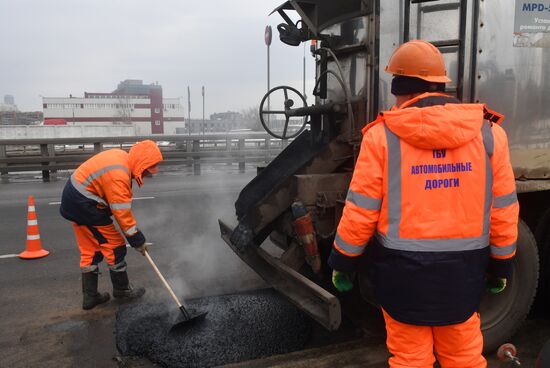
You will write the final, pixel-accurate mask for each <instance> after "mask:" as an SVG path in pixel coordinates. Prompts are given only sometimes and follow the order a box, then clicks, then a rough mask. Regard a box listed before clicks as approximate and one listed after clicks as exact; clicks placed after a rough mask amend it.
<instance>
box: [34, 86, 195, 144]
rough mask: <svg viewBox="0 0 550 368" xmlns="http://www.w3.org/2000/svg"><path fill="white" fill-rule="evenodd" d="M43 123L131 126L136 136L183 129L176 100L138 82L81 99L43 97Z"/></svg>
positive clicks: (159, 89) (179, 102) (183, 125)
mask: <svg viewBox="0 0 550 368" xmlns="http://www.w3.org/2000/svg"><path fill="white" fill-rule="evenodd" d="M42 108H43V111H44V124H45V125H49V122H50V121H51V122H52V123H53V122H55V123H56V125H57V124H59V121H60V120H61V121H62V120H64V121H66V123H67V125H105V124H109V125H119V124H132V125H133V126H134V127H135V132H136V135H150V134H176V128H180V129H183V128H184V127H185V119H184V110H183V106H182V104H181V101H180V99H179V98H163V96H162V86H159V85H158V84H143V82H142V81H141V80H135V79H128V80H125V81H123V82H120V83H119V85H118V87H117V89H116V90H114V91H113V92H111V93H92V92H84V97H73V96H72V95H71V96H70V97H42Z"/></svg>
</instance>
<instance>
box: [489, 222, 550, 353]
mask: <svg viewBox="0 0 550 368" xmlns="http://www.w3.org/2000/svg"><path fill="white" fill-rule="evenodd" d="M538 277H539V258H538V251H537V243H536V241H535V237H534V236H533V234H532V233H531V230H530V229H529V227H528V226H527V225H526V224H525V222H523V221H522V220H521V219H520V221H519V224H518V241H517V252H516V257H515V259H514V274H513V276H512V279H511V280H508V285H507V287H506V289H504V291H503V292H501V293H499V294H496V295H492V294H489V293H486V295H485V296H484V297H483V300H482V301H481V306H480V315H481V330H482V332H483V352H484V353H491V352H493V351H495V350H496V349H497V348H498V346H499V345H500V344H502V343H504V342H506V341H507V340H508V339H509V338H510V337H512V335H513V334H514V333H515V332H516V331H517V330H518V328H519V327H520V326H521V324H522V322H523V321H524V320H525V318H526V317H527V314H528V313H529V310H530V309H531V305H532V304H533V300H534V298H535V294H536V291H537V282H538Z"/></svg>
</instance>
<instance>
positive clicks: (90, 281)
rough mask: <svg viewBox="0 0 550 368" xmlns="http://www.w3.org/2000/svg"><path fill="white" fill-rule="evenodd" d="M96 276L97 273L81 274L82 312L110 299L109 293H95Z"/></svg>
mask: <svg viewBox="0 0 550 368" xmlns="http://www.w3.org/2000/svg"><path fill="white" fill-rule="evenodd" d="M97 276H98V273H97V272H84V273H83V274H82V295H83V299H82V309H84V310H88V309H92V308H93V307H95V306H96V305H99V304H103V303H105V302H106V301H108V300H109V299H110V298H111V297H110V296H109V293H98V292H97Z"/></svg>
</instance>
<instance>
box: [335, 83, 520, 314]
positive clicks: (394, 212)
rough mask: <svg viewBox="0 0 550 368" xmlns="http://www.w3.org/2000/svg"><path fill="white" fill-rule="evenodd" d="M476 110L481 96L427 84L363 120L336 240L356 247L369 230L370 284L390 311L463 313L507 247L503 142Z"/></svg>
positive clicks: (510, 246) (509, 220) (511, 247)
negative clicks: (464, 97) (474, 98)
mask: <svg viewBox="0 0 550 368" xmlns="http://www.w3.org/2000/svg"><path fill="white" fill-rule="evenodd" d="M494 116H496V117H497V119H496V120H499V119H498V114H494V115H493V116H491V120H495V119H492V117H494ZM484 117H489V114H488V113H486V109H485V108H484V106H483V105H481V104H460V103H459V101H458V100H456V99H454V98H452V97H450V96H446V95H442V94H435V93H427V94H423V95H421V96H419V97H417V98H415V99H413V100H411V101H408V102H407V103H405V104H404V105H403V106H402V107H401V108H394V109H392V110H391V111H386V112H384V113H382V114H381V115H380V116H379V117H378V118H377V120H375V121H374V122H373V123H371V124H369V125H368V126H367V127H366V128H365V129H364V130H363V132H364V136H363V141H362V145H361V151H360V154H359V157H358V160H357V163H356V167H355V171H354V174H353V178H352V181H351V184H350V188H349V192H348V196H347V200H346V205H345V208H344V211H343V215H342V218H341V221H340V224H339V226H338V230H337V234H336V236H335V241H334V249H335V250H336V252H337V253H339V254H340V255H342V256H345V257H349V258H353V257H357V256H359V255H361V254H363V252H364V251H365V248H366V245H367V242H368V241H369V239H370V238H371V236H372V235H375V236H376V239H377V242H378V243H379V246H377V248H379V249H375V250H374V251H373V253H374V255H375V265H374V267H375V271H376V272H375V273H376V274H377V275H375V289H377V290H375V291H376V294H377V297H378V299H379V302H380V303H381V304H382V306H383V307H384V308H385V309H386V310H387V311H388V313H390V315H391V316H392V317H393V318H395V319H397V320H401V321H402V322H406V323H413V324H431V325H437V324H448V323H459V322H462V321H464V320H465V319H467V318H468V317H469V316H470V315H471V314H472V313H473V312H474V311H475V310H476V309H477V307H478V305H479V302H480V298H481V294H482V292H483V288H484V277H485V271H486V268H487V261H488V257H489V256H490V257H491V258H494V259H503V260H505V259H511V258H512V257H513V256H514V254H515V251H516V239H517V222H518V212H519V205H518V202H517V196H516V192H515V181H514V175H513V171H512V167H511V164H510V158H509V152H508V142H507V138H506V134H505V132H504V130H503V129H502V128H501V127H500V126H499V125H497V124H493V123H491V122H489V121H485V120H484ZM332 258H333V257H331V259H332ZM331 262H332V263H333V264H332V266H333V267H334V268H336V269H337V268H338V265H336V264H334V263H335V261H334V259H332V261H331ZM456 303H458V304H459V305H457V304H456Z"/></svg>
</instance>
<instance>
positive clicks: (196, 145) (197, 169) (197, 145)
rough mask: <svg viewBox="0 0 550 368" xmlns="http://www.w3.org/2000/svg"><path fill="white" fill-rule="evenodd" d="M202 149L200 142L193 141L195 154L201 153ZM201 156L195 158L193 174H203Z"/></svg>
mask: <svg viewBox="0 0 550 368" xmlns="http://www.w3.org/2000/svg"><path fill="white" fill-rule="evenodd" d="M200 149H201V146H200V140H198V139H194V140H193V152H199V151H200ZM200 159H201V158H200V156H193V174H195V175H200V174H201V164H200Z"/></svg>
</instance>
